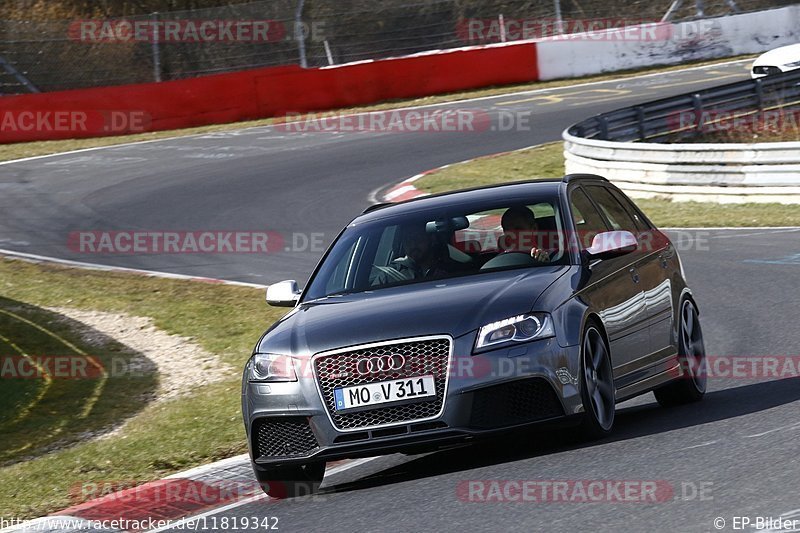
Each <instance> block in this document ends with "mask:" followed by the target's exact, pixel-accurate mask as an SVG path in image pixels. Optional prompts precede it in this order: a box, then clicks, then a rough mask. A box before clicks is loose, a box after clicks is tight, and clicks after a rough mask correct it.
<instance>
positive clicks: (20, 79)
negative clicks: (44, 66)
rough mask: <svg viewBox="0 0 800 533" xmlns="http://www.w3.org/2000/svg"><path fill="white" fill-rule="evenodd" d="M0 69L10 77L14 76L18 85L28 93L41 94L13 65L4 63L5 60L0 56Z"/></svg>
mask: <svg viewBox="0 0 800 533" xmlns="http://www.w3.org/2000/svg"><path fill="white" fill-rule="evenodd" d="M0 67H2V68H3V70H5V71H6V72H7V73H8V74H10V75H11V76H14V77H15V78H16V79H17V81H18V82H19V83H20V85H22V86H24V87H25V88H26V89H28V90H29V91H30V92H32V93H38V92H41V91H40V90H39V88H38V87H37V86H35V85H34V84H33V83H31V80H29V79H28V78H27V77H25V76H24V75H23V74H22V73H21V72H20V71H18V70H17V69H16V68H14V65H12V64H11V63H9V62H8V61H6V58H4V57H3V56H0Z"/></svg>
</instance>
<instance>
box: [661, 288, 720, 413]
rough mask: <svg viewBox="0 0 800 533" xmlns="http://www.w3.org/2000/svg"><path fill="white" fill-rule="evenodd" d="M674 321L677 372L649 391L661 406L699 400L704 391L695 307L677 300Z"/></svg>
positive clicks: (704, 371)
mask: <svg viewBox="0 0 800 533" xmlns="http://www.w3.org/2000/svg"><path fill="white" fill-rule="evenodd" d="M679 317H680V320H679V323H678V348H679V355H678V361H679V362H680V370H681V375H680V376H679V377H678V379H676V380H674V381H672V382H671V383H669V384H668V385H665V386H664V387H661V388H659V389H656V390H655V391H653V392H654V393H655V395H656V400H658V403H659V404H661V405H662V406H663V407H673V406H676V405H685V404H687V403H694V402H699V401H700V400H702V399H703V396H705V394H706V386H707V381H708V376H707V368H706V364H707V363H706V348H705V344H704V343H703V330H702V329H701V328H700V319H699V318H698V313H697V308H696V307H695V306H694V303H692V301H691V300H689V299H685V300H683V302H681V310H680V315H679Z"/></svg>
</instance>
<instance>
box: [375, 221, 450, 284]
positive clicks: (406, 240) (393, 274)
mask: <svg viewBox="0 0 800 533" xmlns="http://www.w3.org/2000/svg"><path fill="white" fill-rule="evenodd" d="M400 237H401V243H402V246H403V251H404V252H405V254H406V255H405V256H403V257H398V258H397V259H395V260H394V261H392V262H391V263H389V265H388V266H387V267H380V268H379V269H380V271H381V272H380V274H379V275H378V276H377V278H375V280H374V281H373V282H372V285H373V286H375V285H387V284H390V283H397V282H399V281H407V280H414V279H423V278H435V277H442V276H446V275H447V271H446V270H445V269H443V268H442V264H443V261H442V259H441V253H440V250H441V247H440V246H437V245H438V243H437V241H436V240H435V239H436V238H435V236H434V235H432V234H430V233H428V232H427V230H426V229H425V224H424V223H423V224H409V225H407V226H403V227H401V228H400Z"/></svg>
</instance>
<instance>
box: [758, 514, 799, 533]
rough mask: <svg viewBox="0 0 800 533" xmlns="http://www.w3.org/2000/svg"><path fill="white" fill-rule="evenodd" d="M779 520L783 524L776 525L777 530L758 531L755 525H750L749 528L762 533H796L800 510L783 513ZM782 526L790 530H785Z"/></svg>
mask: <svg viewBox="0 0 800 533" xmlns="http://www.w3.org/2000/svg"><path fill="white" fill-rule="evenodd" d="M779 518H780V519H781V521H782V522H783V523H782V524H776V525H778V528H777V529H775V528H772V527H770V528H769V529H759V528H758V527H757V525H756V524H753V525H751V526H750V528H751V529H756V530H758V531H763V532H764V533H779V532H780V533H797V532H799V531H800V509H795V510H794V511H789V512H787V513H783V514H782V515H780V517H779ZM784 526H787V527H789V528H791V529H787V527H784Z"/></svg>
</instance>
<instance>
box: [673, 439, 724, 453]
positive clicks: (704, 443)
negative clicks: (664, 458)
mask: <svg viewBox="0 0 800 533" xmlns="http://www.w3.org/2000/svg"><path fill="white" fill-rule="evenodd" d="M718 442H719V441H718V440H710V441H708V442H703V443H700V444H695V445H694V446H687V447H686V448H680V449H678V450H677V451H679V452H681V451H684V450H693V449H695V448H703V447H705V446H711V445H712V444H716V443H718Z"/></svg>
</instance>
